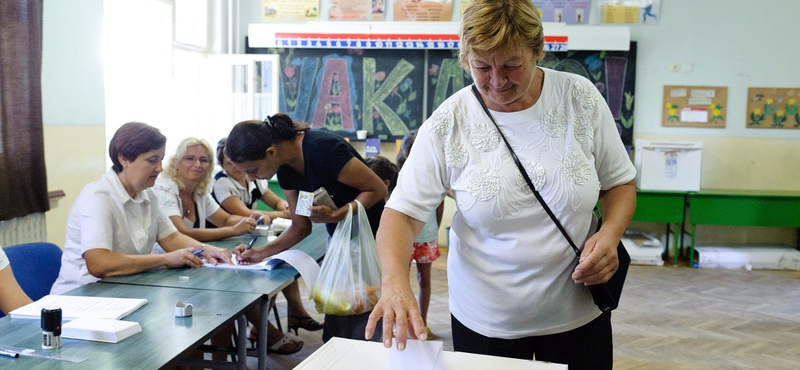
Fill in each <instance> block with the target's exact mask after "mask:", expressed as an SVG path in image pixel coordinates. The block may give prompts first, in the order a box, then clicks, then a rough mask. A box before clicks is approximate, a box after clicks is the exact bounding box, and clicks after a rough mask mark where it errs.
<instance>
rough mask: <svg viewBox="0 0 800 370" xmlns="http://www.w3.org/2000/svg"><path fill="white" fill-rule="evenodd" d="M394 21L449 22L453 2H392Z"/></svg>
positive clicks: (402, 0) (436, 0) (414, 0)
mask: <svg viewBox="0 0 800 370" xmlns="http://www.w3.org/2000/svg"><path fill="white" fill-rule="evenodd" d="M392 2H393V3H394V20H395V21H416V22H450V21H452V20H453V0H393V1H392Z"/></svg>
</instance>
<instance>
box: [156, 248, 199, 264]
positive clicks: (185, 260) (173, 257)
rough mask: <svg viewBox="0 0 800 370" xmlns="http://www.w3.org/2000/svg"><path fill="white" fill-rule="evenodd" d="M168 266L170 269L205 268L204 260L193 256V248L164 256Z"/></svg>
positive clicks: (182, 249)
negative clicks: (185, 267) (184, 267)
mask: <svg viewBox="0 0 800 370" xmlns="http://www.w3.org/2000/svg"><path fill="white" fill-rule="evenodd" d="M164 259H165V263H164V265H166V266H167V267H169V268H179V267H183V266H185V265H188V266H190V267H200V266H203V260H201V259H200V257H198V256H195V255H194V254H192V248H181V249H178V250H176V251H172V252H169V253H165V254H164Z"/></svg>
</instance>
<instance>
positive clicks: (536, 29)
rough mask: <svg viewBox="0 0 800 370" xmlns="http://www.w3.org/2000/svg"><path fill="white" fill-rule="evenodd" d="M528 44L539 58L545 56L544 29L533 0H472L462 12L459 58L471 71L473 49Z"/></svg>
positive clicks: (485, 50) (492, 48)
mask: <svg viewBox="0 0 800 370" xmlns="http://www.w3.org/2000/svg"><path fill="white" fill-rule="evenodd" d="M507 46H513V47H527V48H529V49H530V50H531V52H532V53H533V58H534V59H535V60H536V61H537V62H538V61H540V60H542V58H544V30H543V29H542V18H541V16H540V15H539V11H538V10H537V9H536V7H535V6H534V5H533V2H532V1H531V0H470V1H469V2H468V3H467V6H466V8H465V9H464V13H463V14H462V15H461V42H460V45H459V51H458V60H459V61H460V62H461V66H462V67H463V68H464V69H465V70H466V71H467V72H469V71H470V68H469V60H468V59H467V58H468V57H469V54H470V53H473V52H479V53H485V52H491V51H494V50H497V49H499V48H501V47H507Z"/></svg>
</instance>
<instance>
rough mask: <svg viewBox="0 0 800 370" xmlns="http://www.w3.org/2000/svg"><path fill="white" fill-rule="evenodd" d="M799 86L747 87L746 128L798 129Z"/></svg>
mask: <svg viewBox="0 0 800 370" xmlns="http://www.w3.org/2000/svg"><path fill="white" fill-rule="evenodd" d="M798 103H800V87H796V88H788V89H786V88H765V87H751V88H749V89H747V118H746V119H745V122H747V128H793V129H800V111H798V109H797V107H798Z"/></svg>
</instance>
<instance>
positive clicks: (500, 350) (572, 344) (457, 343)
mask: <svg viewBox="0 0 800 370" xmlns="http://www.w3.org/2000/svg"><path fill="white" fill-rule="evenodd" d="M450 319H451V322H452V328H453V347H454V349H455V350H456V351H459V352H469V353H477V354H482V355H492V356H502V357H511V358H520V359H525V360H530V359H532V358H533V356H534V355H536V360H537V361H548V362H555V363H559V364H567V365H569V370H583V369H587V370H603V369H609V370H610V369H612V368H613V366H614V347H613V342H612V339H611V312H605V313H603V314H601V315H600V316H599V317H597V318H596V319H594V320H593V321H592V322H590V323H588V324H586V325H584V326H582V327H580V328H577V329H574V330H570V331H567V332H563V333H557V334H550V335H542V336H533V337H525V338H519V339H498V338H489V337H485V336H483V335H480V334H478V333H476V332H474V331H472V330H470V329H468V328H467V327H466V326H464V324H462V323H461V322H459V321H458V320H457V319H456V318H455V316H453V315H450Z"/></svg>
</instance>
